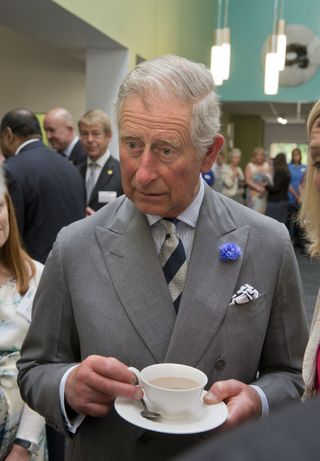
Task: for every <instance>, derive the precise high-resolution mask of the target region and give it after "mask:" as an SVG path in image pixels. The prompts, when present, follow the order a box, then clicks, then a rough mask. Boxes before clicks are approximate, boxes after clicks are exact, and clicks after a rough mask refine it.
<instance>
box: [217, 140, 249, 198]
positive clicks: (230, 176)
mask: <svg viewBox="0 0 320 461" xmlns="http://www.w3.org/2000/svg"><path fill="white" fill-rule="evenodd" d="M240 160H241V150H240V149H237V148H234V149H232V150H231V151H230V154H229V163H228V164H226V165H225V166H224V170H223V172H222V181H223V188H222V193H223V194H224V195H226V196H227V197H230V198H232V199H233V200H235V201H236V202H238V203H241V204H242V205H244V185H245V180H244V174H243V171H242V168H241V167H240V166H239V164H240Z"/></svg>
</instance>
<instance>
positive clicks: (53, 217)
mask: <svg viewBox="0 0 320 461" xmlns="http://www.w3.org/2000/svg"><path fill="white" fill-rule="evenodd" d="M0 135H1V138H0V145H1V149H2V151H3V154H4V156H5V157H6V160H5V162H4V163H3V166H4V171H5V174H6V179H7V185H8V189H9V192H10V196H11V198H12V201H13V204H14V207H15V210H16V215H17V222H18V227H19V232H20V237H21V239H22V241H23V243H24V246H25V248H26V249H27V251H28V253H29V254H30V256H31V257H32V258H34V259H36V260H37V261H40V262H42V263H45V261H46V259H47V256H48V254H49V252H50V250H51V248H52V245H53V242H54V241H55V239H56V236H57V233H58V232H59V230H60V229H61V228H62V227H63V226H66V225H68V224H70V223H72V222H73V221H77V220H78V219H81V218H83V217H85V205H86V202H85V199H86V195H85V186H84V182H83V179H82V178H81V175H80V174H79V172H78V170H77V168H76V167H75V166H74V165H72V164H71V163H70V162H69V161H68V160H67V159H66V158H64V157H62V156H61V155H57V153H56V152H54V151H53V150H51V149H49V148H47V147H46V146H45V145H44V144H43V142H42V140H41V138H42V135H41V128H40V125H39V121H38V119H37V117H36V116H35V114H34V113H33V112H31V111H30V110H27V109H14V110H11V111H9V112H8V113H7V114H6V115H5V116H4V117H3V119H2V121H1V125H0ZM47 441H48V450H49V458H50V461H56V460H57V461H63V456H64V442H63V437H62V435H61V434H58V433H56V432H55V431H54V429H53V428H51V427H47Z"/></svg>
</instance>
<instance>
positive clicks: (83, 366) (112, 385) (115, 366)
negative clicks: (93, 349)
mask: <svg viewBox="0 0 320 461" xmlns="http://www.w3.org/2000/svg"><path fill="white" fill-rule="evenodd" d="M135 384H136V376H135V375H134V373H132V371H130V370H128V367H127V366H126V365H125V364H124V363H122V362H119V360H117V359H115V358H113V357H102V356H99V355H90V356H89V357H87V358H86V359H85V360H83V362H81V363H80V365H79V366H77V367H75V368H74V369H73V370H72V371H71V373H70V374H69V376H68V378H67V382H66V386H65V399H66V403H67V405H68V406H69V407H70V408H72V409H73V410H74V411H75V412H77V413H79V414H82V415H89V416H96V417H101V416H105V415H106V414H107V413H108V412H109V411H110V409H111V407H112V403H113V401H114V399H115V398H116V397H125V398H128V399H132V400H140V399H141V398H142V396H143V392H142V390H141V389H139V388H138V387H137V386H136V385H135Z"/></svg>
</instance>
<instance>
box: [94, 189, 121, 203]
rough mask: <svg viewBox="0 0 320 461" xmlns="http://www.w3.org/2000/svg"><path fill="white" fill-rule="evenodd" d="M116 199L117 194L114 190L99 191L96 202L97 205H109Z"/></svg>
mask: <svg viewBox="0 0 320 461" xmlns="http://www.w3.org/2000/svg"><path fill="white" fill-rule="evenodd" d="M116 198H117V193H116V191H114V190H99V192H98V202H99V203H109V202H112V200H114V199H116Z"/></svg>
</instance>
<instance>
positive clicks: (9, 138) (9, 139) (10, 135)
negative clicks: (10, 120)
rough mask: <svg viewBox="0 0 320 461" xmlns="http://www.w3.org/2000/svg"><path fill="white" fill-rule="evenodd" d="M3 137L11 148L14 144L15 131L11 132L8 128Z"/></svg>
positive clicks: (3, 132) (7, 127)
mask: <svg viewBox="0 0 320 461" xmlns="http://www.w3.org/2000/svg"><path fill="white" fill-rule="evenodd" d="M1 137H3V139H4V140H5V142H6V144H7V145H8V146H10V145H11V144H12V143H13V142H14V139H15V134H14V133H13V131H12V130H11V128H10V127H9V126H6V127H5V128H4V130H3V131H2V133H1Z"/></svg>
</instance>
